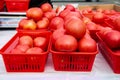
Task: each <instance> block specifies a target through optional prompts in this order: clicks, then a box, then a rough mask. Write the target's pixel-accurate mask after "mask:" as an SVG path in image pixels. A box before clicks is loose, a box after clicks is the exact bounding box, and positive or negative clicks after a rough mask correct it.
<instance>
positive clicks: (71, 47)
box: [55, 35, 77, 51]
mask: <svg viewBox="0 0 120 80" xmlns="http://www.w3.org/2000/svg"><path fill="white" fill-rule="evenodd" d="M55 49H56V50H57V51H76V49H77V40H76V39H75V38H74V37H73V36H71V35H63V36H62V37H60V38H58V39H57V40H56V42H55Z"/></svg>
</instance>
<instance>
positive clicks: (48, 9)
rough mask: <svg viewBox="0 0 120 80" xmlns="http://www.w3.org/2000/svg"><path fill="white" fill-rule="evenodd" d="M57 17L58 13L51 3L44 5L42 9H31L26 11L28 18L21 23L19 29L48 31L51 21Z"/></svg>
mask: <svg viewBox="0 0 120 80" xmlns="http://www.w3.org/2000/svg"><path fill="white" fill-rule="evenodd" d="M55 16H56V12H55V10H53V9H52V6H51V5H50V4H49V3H44V4H43V5H41V6H40V7H32V8H29V9H28V10H27V11H26V18H24V19H22V20H21V21H20V22H19V29H23V30H36V29H48V26H49V23H50V20H51V19H52V18H53V17H55Z"/></svg>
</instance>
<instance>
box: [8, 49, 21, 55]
mask: <svg viewBox="0 0 120 80" xmlns="http://www.w3.org/2000/svg"><path fill="white" fill-rule="evenodd" d="M10 53H11V54H22V53H23V52H22V51H21V50H19V49H16V48H15V49H12V50H11V51H10Z"/></svg>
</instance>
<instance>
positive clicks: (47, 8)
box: [40, 3, 52, 12]
mask: <svg viewBox="0 0 120 80" xmlns="http://www.w3.org/2000/svg"><path fill="white" fill-rule="evenodd" d="M40 8H41V9H42V11H43V12H49V11H52V6H51V5H50V4H49V3H44V4H42V5H41V6H40Z"/></svg>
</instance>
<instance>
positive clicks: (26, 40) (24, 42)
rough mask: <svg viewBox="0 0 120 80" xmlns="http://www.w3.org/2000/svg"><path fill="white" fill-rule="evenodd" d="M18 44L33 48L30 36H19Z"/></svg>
mask: <svg viewBox="0 0 120 80" xmlns="http://www.w3.org/2000/svg"><path fill="white" fill-rule="evenodd" d="M19 44H20V45H28V46H30V47H32V46H33V39H32V37H31V36H27V35H26V36H21V37H20V39H19Z"/></svg>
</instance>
